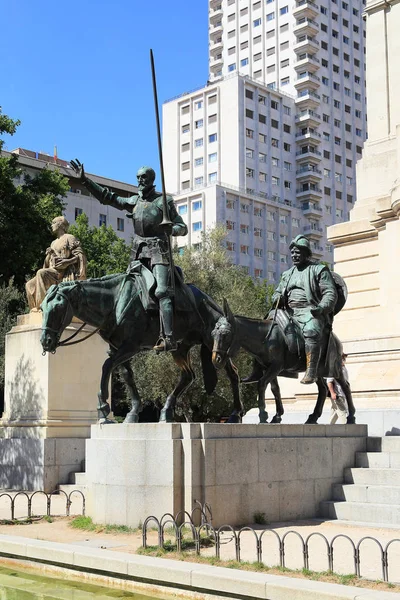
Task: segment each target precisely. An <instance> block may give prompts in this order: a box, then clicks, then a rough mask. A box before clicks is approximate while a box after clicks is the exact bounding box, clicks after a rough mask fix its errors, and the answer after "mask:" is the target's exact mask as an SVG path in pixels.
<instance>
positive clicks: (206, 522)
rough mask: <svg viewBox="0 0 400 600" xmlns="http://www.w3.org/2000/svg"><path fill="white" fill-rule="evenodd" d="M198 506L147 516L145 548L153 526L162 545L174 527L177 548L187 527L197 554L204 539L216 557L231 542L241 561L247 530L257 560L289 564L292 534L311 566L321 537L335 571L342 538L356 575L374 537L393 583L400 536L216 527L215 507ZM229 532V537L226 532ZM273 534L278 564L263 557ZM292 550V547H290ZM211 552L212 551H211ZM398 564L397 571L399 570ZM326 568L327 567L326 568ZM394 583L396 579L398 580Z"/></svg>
mask: <svg viewBox="0 0 400 600" xmlns="http://www.w3.org/2000/svg"><path fill="white" fill-rule="evenodd" d="M196 504H197V506H195V508H194V509H193V511H192V512H191V513H188V512H187V511H181V512H180V513H178V514H177V515H176V516H175V517H174V516H173V515H172V514H171V513H165V514H164V515H163V516H162V517H161V518H160V519H157V517H155V516H154V515H151V516H149V517H147V519H146V520H145V521H144V523H143V526H142V544H143V548H148V547H149V544H148V539H147V538H148V531H149V528H150V526H151V527H152V529H154V526H155V527H156V530H157V547H158V548H163V547H164V544H165V531H166V528H167V527H168V529H169V530H170V531H171V530H172V531H173V537H174V538H175V544H176V549H177V551H178V552H180V551H181V550H182V546H183V543H184V542H186V541H188V539H187V537H185V534H186V531H187V529H189V531H190V535H191V540H190V541H192V543H193V546H194V549H195V552H196V554H197V555H200V554H201V549H202V542H203V546H204V539H206V540H207V541H208V544H207V548H209V547H210V544H211V545H214V547H215V558H217V559H220V557H221V546H222V545H226V544H228V543H234V546H235V559H236V561H237V562H241V561H242V548H241V541H242V539H243V536H244V534H245V533H247V532H250V533H251V534H252V536H251V537H252V539H253V540H254V546H253V548H254V558H255V561H256V562H257V563H261V564H264V565H266V566H270V567H273V566H279V567H281V568H286V554H287V549H286V544H287V539H288V537H289V536H293V535H294V536H296V537H297V538H298V539H299V541H300V555H301V556H302V562H303V567H304V569H307V570H308V569H309V568H310V541H311V540H312V539H313V538H315V537H319V538H321V539H322V540H323V541H324V547H325V549H326V557H327V562H328V571H330V572H334V568H335V547H336V545H337V541H338V540H339V539H344V540H347V541H348V543H349V545H350V549H351V552H352V563H353V572H354V575H356V576H357V577H360V578H361V577H363V578H364V579H368V577H364V576H363V575H362V568H361V566H362V565H361V561H362V547H363V545H364V543H365V541H366V540H371V541H372V542H373V543H375V544H376V546H377V548H378V549H379V553H380V563H381V573H382V580H383V581H385V582H388V583H390V579H389V549H390V548H391V547H392V545H393V544H395V543H396V542H398V543H399V544H400V539H399V538H395V539H392V540H390V541H389V542H387V544H386V545H385V546H383V545H382V544H381V542H380V541H379V540H377V539H376V538H374V537H372V536H364V537H363V538H362V539H361V540H359V541H358V542H357V543H355V542H354V541H353V540H352V539H351V538H350V537H349V536H348V535H345V534H342V533H339V534H337V535H335V536H334V537H333V538H332V540H331V541H329V540H328V539H327V538H326V537H325V536H324V535H323V534H322V533H320V532H312V533H310V534H309V535H307V537H305V538H304V537H303V536H302V535H301V534H300V533H299V532H298V531H295V530H292V529H291V530H290V531H286V532H285V533H284V534H283V535H282V537H281V536H280V535H279V534H278V533H277V532H276V531H275V530H274V529H264V530H263V531H261V532H259V531H256V530H255V529H253V528H252V527H249V526H246V527H241V528H240V529H238V528H235V527H232V526H231V525H221V527H218V528H214V527H213V525H212V524H211V521H212V511H211V507H210V505H208V504H206V505H204V506H202V505H201V504H200V503H199V502H198V501H196ZM196 517H197V519H199V517H200V520H199V524H198V525H196V524H195V521H196ZM227 534H228V538H227V537H226V535H227ZM270 534H272V537H273V539H274V541H275V543H276V545H277V546H276V547H277V550H278V555H279V565H267V563H266V562H265V561H264V560H263V551H264V548H265V546H266V543H267V536H268V535H270ZM291 552H292V549H291ZM208 555H209V554H208ZM399 570H400V565H399V568H398V569H397V570H396V569H394V572H397V573H398V572H399ZM324 571H325V569H324ZM393 583H396V582H395V581H394V582H393Z"/></svg>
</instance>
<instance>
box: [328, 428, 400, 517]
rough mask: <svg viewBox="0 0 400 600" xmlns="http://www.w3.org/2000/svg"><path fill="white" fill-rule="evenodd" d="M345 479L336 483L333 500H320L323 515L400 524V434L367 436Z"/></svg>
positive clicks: (347, 470)
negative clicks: (354, 464)
mask: <svg viewBox="0 0 400 600" xmlns="http://www.w3.org/2000/svg"><path fill="white" fill-rule="evenodd" d="M344 480H345V483H343V484H338V483H337V484H335V485H334V486H333V500H330V501H327V502H321V514H322V516H323V517H326V518H328V519H340V520H343V521H348V522H351V523H354V524H356V523H363V524H366V523H370V524H374V525H377V524H379V525H383V526H388V525H390V526H399V527H400V436H393V437H383V438H378V437H370V438H368V440H367V452H357V453H356V467H350V468H347V469H345V470H344Z"/></svg>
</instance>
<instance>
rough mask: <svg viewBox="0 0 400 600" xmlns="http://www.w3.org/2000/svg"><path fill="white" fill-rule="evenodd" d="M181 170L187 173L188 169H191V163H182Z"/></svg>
mask: <svg viewBox="0 0 400 600" xmlns="http://www.w3.org/2000/svg"><path fill="white" fill-rule="evenodd" d="M181 169H182V171H187V170H188V169H190V161H187V162H184V163H182V166H181Z"/></svg>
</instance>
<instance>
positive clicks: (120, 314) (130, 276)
mask: <svg viewBox="0 0 400 600" xmlns="http://www.w3.org/2000/svg"><path fill="white" fill-rule="evenodd" d="M174 276H175V296H174V304H175V310H176V311H178V312H192V311H193V310H196V311H197V307H196V302H195V299H194V296H193V292H192V290H191V288H190V287H188V286H187V285H186V284H184V283H183V281H182V276H181V273H180V270H179V269H178V268H177V267H175V274H174ZM156 286H157V282H156V280H155V277H154V275H153V273H152V272H151V271H150V270H149V269H148V268H147V267H146V266H145V265H144V264H143V263H141V262H140V261H138V260H135V261H133V262H131V263H130V265H129V267H128V269H127V272H126V275H125V277H124V279H123V280H122V283H121V287H120V289H119V292H118V300H117V304H116V307H115V317H116V323H117V325H119V324H120V323H121V322H122V320H123V318H124V317H125V315H126V314H127V312H128V310H129V308H130V306H131V304H132V302H133V301H134V299H135V298H136V297H137V296H139V298H140V301H141V303H142V306H143V308H144V310H145V311H146V312H147V311H154V312H158V300H157V299H156V297H155V295H154V292H155V289H156Z"/></svg>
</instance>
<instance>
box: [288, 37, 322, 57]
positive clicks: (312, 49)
mask: <svg viewBox="0 0 400 600" xmlns="http://www.w3.org/2000/svg"><path fill="white" fill-rule="evenodd" d="M301 38H304V39H301ZM293 50H294V51H295V52H296V54H300V53H302V52H305V53H306V54H315V53H316V52H318V50H319V42H318V41H317V40H316V39H314V38H312V37H308V36H301V37H300V36H299V38H298V39H297V42H296V43H295V44H294V46H293Z"/></svg>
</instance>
